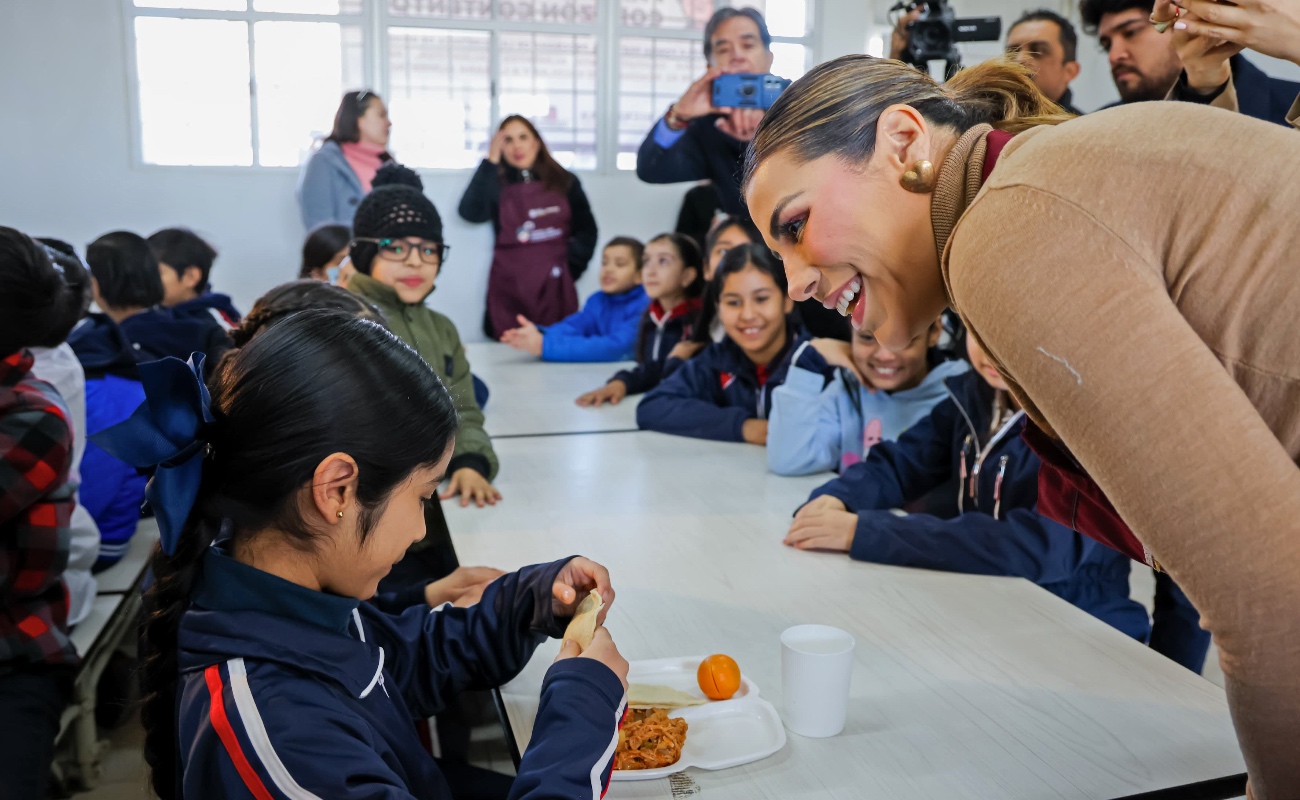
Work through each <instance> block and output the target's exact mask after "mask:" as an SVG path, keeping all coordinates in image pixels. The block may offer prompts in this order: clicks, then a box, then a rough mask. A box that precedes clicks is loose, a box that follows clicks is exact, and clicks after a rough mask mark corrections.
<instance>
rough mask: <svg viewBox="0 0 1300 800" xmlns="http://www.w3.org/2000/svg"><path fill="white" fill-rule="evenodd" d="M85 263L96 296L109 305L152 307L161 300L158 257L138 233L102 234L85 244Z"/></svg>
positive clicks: (161, 291)
mask: <svg viewBox="0 0 1300 800" xmlns="http://www.w3.org/2000/svg"><path fill="white" fill-rule="evenodd" d="M86 263H87V264H88V265H89V266H90V274H91V275H93V276H94V277H95V282H96V283H97V284H99V296H100V297H101V298H102V299H103V301H104V303H106V304H107V305H108V306H109V307H111V308H152V307H154V306H156V305H158V304H159V303H161V302H162V300H163V285H162V276H161V275H159V274H158V257H157V256H155V255H154V253H153V249H152V248H151V247H149V243H148V242H147V241H145V240H144V238H143V237H141V236H139V235H138V234H134V233H131V232H130V231H113V232H112V233H106V234H104V235H103V236H101V237H99V238H98V239H96V240H95V241H93V242H91V243H90V246H89V247H87V248H86ZM104 310H105V311H107V310H108V309H107V308H106V309H104Z"/></svg>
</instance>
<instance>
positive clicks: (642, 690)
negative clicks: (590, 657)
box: [627, 683, 709, 709]
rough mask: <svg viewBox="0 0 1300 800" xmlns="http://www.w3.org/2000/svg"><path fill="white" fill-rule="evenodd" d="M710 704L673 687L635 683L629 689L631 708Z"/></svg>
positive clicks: (668, 707)
mask: <svg viewBox="0 0 1300 800" xmlns="http://www.w3.org/2000/svg"><path fill="white" fill-rule="evenodd" d="M707 702H709V701H708V700H705V699H704V698H701V697H694V696H692V695H689V694H687V693H686V692H683V691H679V690H677V689H674V688H672V687H671V686H655V685H652V684H641V683H633V684H629V685H628V687H627V704H628V706H629V707H631V708H667V709H674V708H686V707H688V706H702V705H704V704H705V703H707Z"/></svg>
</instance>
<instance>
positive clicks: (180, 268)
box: [149, 228, 217, 294]
mask: <svg viewBox="0 0 1300 800" xmlns="http://www.w3.org/2000/svg"><path fill="white" fill-rule="evenodd" d="M149 247H151V248H153V254H154V255H155V256H157V257H158V263H159V264H166V265H167V266H168V267H170V268H171V270H172V272H175V273H176V277H177V278H181V277H184V276H185V270H187V269H189V268H190V267H197V268H198V270H199V275H200V276H201V277H200V278H199V285H198V286H195V287H194V290H195V291H197V292H198V293H200V294H202V293H203V292H206V291H207V290H208V279H209V277H210V276H211V275H212V262H214V261H216V260H217V251H216V249H214V248H213V247H212V245H210V244H208V243H207V241H205V240H204V239H203V237H201V236H199V235H198V234H197V233H195V232H194V231H192V230H190V229H189V228H163V229H162V230H160V231H158V232H157V233H155V234H154V235H152V236H150V237H149Z"/></svg>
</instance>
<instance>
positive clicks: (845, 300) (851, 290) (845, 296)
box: [835, 278, 862, 317]
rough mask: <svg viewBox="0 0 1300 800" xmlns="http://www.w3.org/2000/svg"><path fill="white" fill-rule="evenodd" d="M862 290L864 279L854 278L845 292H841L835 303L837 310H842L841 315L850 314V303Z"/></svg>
mask: <svg viewBox="0 0 1300 800" xmlns="http://www.w3.org/2000/svg"><path fill="white" fill-rule="evenodd" d="M860 291H862V279H861V278H854V279H853V281H852V282H851V283H849V285H848V286H847V287H846V288H845V289H844V292H843V293H841V294H840V299H839V300H837V301H836V303H835V310H836V311H838V312H840V316H842V317H847V316H848V315H849V305H850V304H851V303H852V302H853V298H854V297H857V295H858V292H860Z"/></svg>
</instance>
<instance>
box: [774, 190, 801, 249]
mask: <svg viewBox="0 0 1300 800" xmlns="http://www.w3.org/2000/svg"><path fill="white" fill-rule="evenodd" d="M802 194H803V192H802V191H798V192H795V193H794V194H788V195H786V196H785V197H783V198H781V202H779V203H777V204H776V208H774V209H772V219H771V221H769V222H768V229H767V232H768V233H770V234H772V238H773V239H778V240H779V239H780V238H781V212H782V211H785V207H786V206H788V205H790V203H792V202H793V201H795V200H796V199H798V198H799V196H800V195H802Z"/></svg>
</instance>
